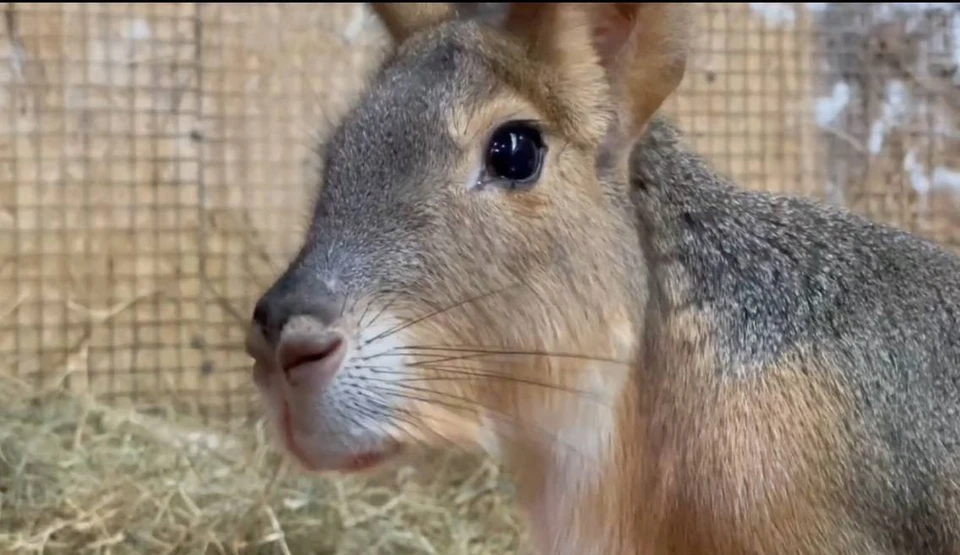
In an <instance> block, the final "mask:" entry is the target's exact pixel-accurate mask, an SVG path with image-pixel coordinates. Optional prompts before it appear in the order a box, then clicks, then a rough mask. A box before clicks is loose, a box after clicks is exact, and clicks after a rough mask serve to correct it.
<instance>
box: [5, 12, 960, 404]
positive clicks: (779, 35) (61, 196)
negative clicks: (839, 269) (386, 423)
mask: <svg viewBox="0 0 960 555" xmlns="http://www.w3.org/2000/svg"><path fill="white" fill-rule="evenodd" d="M2 10H3V22H2V35H0V83H2V88H0V372H3V373H5V374H7V375H9V376H13V377H16V378H18V379H21V380H28V381H30V382H32V383H34V384H36V387H43V388H46V387H57V386H65V387H67V388H69V389H71V390H74V391H78V392H82V393H87V394H92V395H95V396H98V397H100V398H102V399H104V400H107V401H110V402H117V403H119V402H123V403H127V402H131V403H134V404H136V405H137V406H139V407H141V408H143V409H144V410H150V409H163V408H169V407H173V408H175V409H176V410H178V411H192V412H198V413H199V414H200V415H202V416H204V417H206V418H207V419H208V420H210V421H225V420H230V419H234V418H236V417H244V416H247V415H249V414H251V410H252V409H255V405H254V398H253V397H252V390H251V387H250V383H249V382H250V380H249V361H248V359H247V358H246V356H245V355H244V354H243V352H242V346H243V329H244V323H245V320H246V318H247V317H248V315H249V314H250V312H251V307H252V304H253V302H254V301H255V300H256V297H257V295H258V294H259V293H260V292H261V291H262V289H263V288H264V287H266V286H267V285H268V284H269V282H270V280H271V279H272V278H273V277H274V276H275V275H276V273H277V272H278V271H280V269H281V268H282V267H283V264H284V263H285V261H286V260H287V259H288V257H289V256H290V255H291V254H292V252H293V249H294V248H295V247H296V246H297V242H298V241H299V239H300V235H299V234H300V232H301V230H302V229H303V225H304V223H305V217H306V215H307V214H306V208H307V207H308V206H309V199H310V188H311V186H312V185H313V180H314V179H315V174H316V170H317V166H316V165H317V162H318V160H317V159H316V157H315V156H313V149H314V148H315V146H316V144H317V141H318V140H319V139H322V137H323V135H324V133H325V131H326V130H328V129H329V128H330V126H331V125H332V124H333V123H334V122H335V121H336V119H337V117H338V116H339V114H341V113H342V112H343V110H344V109H345V108H346V107H347V106H348V105H349V104H350V102H351V101H352V100H353V97H354V95H355V94H356V92H357V91H358V90H359V88H360V87H361V86H362V84H363V80H364V77H365V76H366V75H367V73H368V72H369V71H370V70H371V69H373V68H374V67H375V65H376V63H377V62H378V61H379V59H380V56H381V55H382V53H383V52H384V48H385V47H386V46H387V42H386V38H385V36H384V34H383V33H382V29H380V28H379V25H378V24H377V23H376V22H375V20H374V19H373V18H372V17H371V15H370V13H369V10H368V8H367V7H366V6H364V5H361V4H318V5H304V4H206V3H193V4H188V3H182V4H166V3H164V4H93V3H89V4H28V3H9V4H6V5H5V6H4V7H3V8H2ZM697 13H698V22H697V23H698V25H699V31H698V34H697V44H696V49H695V54H694V58H693V60H692V62H691V67H690V69H689V72H688V74H687V77H686V78H685V81H684V84H683V85H682V88H681V91H680V92H679V93H678V94H677V96H675V97H674V98H673V99H671V100H670V101H669V103H668V106H667V107H666V110H667V111H668V112H669V113H670V114H671V115H673V116H674V118H675V120H676V121H677V123H678V124H679V125H680V126H681V127H682V129H683V130H684V131H685V132H686V133H687V135H688V137H689V138H690V140H691V142H692V143H693V145H694V146H695V147H696V148H697V149H698V150H699V151H700V152H702V153H703V154H704V155H706V156H707V157H708V158H709V159H710V160H712V161H713V162H714V164H715V165H716V166H717V168H718V169H720V170H721V171H724V172H726V173H728V174H729V175H731V176H733V177H734V178H736V179H738V180H739V181H740V182H741V183H742V184H743V185H744V186H745V187H748V188H753V189H760V190H771V191H779V192H790V193H797V194H803V195H810V196H813V197H816V198H820V199H822V200H825V201H827V202H833V203H838V204H842V205H845V206H848V207H850V208H851V209H853V210H855V211H857V212H860V213H862V214H865V215H867V216H869V217H871V218H873V219H875V220H877V221H883V222H886V223H891V224H893V225H897V226H899V227H902V228H904V229H908V230H910V231H914V232H917V233H920V234H922V235H924V236H926V237H929V238H931V239H933V240H936V241H939V242H942V243H943V244H946V245H948V246H950V247H953V248H960V122H958V117H960V70H958V64H960V7H957V5H955V4H950V3H926V4H840V3H806V4H800V3H798V4H788V3H782V4H756V3H754V4H702V5H699V6H698V10H697Z"/></svg>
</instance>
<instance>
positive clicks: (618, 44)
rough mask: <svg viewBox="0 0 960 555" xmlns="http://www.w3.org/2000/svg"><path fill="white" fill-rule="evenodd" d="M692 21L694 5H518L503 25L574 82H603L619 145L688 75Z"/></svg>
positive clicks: (634, 135) (630, 137) (643, 124)
mask: <svg viewBox="0 0 960 555" xmlns="http://www.w3.org/2000/svg"><path fill="white" fill-rule="evenodd" d="M692 20H693V14H692V6H691V5H690V4H666V3H663V4H657V3H646V4H644V3H594V4H585V3H584V4H580V3H556V4H547V3H539V4H523V3H517V4H513V5H511V7H510V12H509V14H508V15H507V18H506V20H505V27H506V30H507V31H508V32H510V33H511V34H513V35H517V36H519V37H521V39H522V40H523V41H524V42H525V43H526V45H527V47H528V52H529V53H530V55H532V56H534V57H536V59H538V60H539V61H542V62H544V63H547V64H550V65H552V66H554V67H556V68H557V69H559V70H560V71H561V74H564V75H568V76H571V79H568V81H569V82H570V85H571V86H573V87H580V90H584V84H585V83H584V80H585V79H590V78H592V79H596V78H598V76H599V78H602V79H605V80H606V82H607V85H608V87H609V91H610V97H611V99H612V101H613V103H614V105H615V107H616V109H617V116H618V125H617V135H618V137H617V138H618V139H619V141H618V142H621V141H625V142H627V143H632V142H633V141H634V140H636V138H637V137H639V136H640V135H641V134H642V133H643V131H644V130H645V129H646V126H647V124H648V123H649V121H650V119H651V118H652V117H653V115H654V114H655V113H656V112H657V110H659V109H660V106H661V105H662V104H663V102H664V101H665V100H666V99H667V98H668V97H669V96H670V95H671V94H672V93H673V92H674V91H675V90H676V89H677V87H678V86H679V85H680V82H681V81H682V80H683V76H684V73H685V72H686V66H687V57H688V54H689V49H690V43H691V35H692ZM578 77H579V81H580V82H579V83H578V82H577V81H578ZM570 94H571V95H576V94H577V92H576V91H573V90H572V91H571V92H570Z"/></svg>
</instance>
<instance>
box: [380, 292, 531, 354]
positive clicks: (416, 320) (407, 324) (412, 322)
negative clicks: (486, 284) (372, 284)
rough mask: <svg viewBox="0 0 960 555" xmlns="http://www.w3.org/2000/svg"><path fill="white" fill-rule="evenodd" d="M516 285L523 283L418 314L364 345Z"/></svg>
mask: <svg viewBox="0 0 960 555" xmlns="http://www.w3.org/2000/svg"><path fill="white" fill-rule="evenodd" d="M518 285H524V284H523V282H516V283H512V284H510V285H507V286H506V287H503V288H500V289H495V290H493V291H488V292H486V293H483V294H481V295H477V296H475V297H469V298H467V299H464V300H462V301H460V302H458V303H454V304H452V305H450V306H447V307H446V308H441V309H438V310H434V311H432V312H429V313H427V314H424V315H423V316H420V317H419V318H414V319H413V320H410V321H408V322H405V323H403V324H400V325H398V326H395V327H393V328H391V329H388V330H386V331H384V332H383V333H380V334H379V335H377V336H376V337H373V338H371V339H368V340H367V341H365V342H364V345H365V346H366V345H369V344H371V343H374V342H376V341H379V340H381V339H383V338H385V337H390V336H391V335H393V334H395V333H399V332H401V331H403V330H404V329H406V328H408V327H410V326H412V325H415V324H418V323H420V322H423V321H424V320H427V319H428V318H433V317H435V316H438V315H440V314H443V313H445V312H449V311H451V310H453V309H455V308H459V307H461V306H464V305H467V304H470V303H473V302H477V301H480V300H483V299H485V298H488V297H491V296H493V295H499V294H500V293H503V292H504V291H507V290H508V289H511V288H513V287H516V286H518Z"/></svg>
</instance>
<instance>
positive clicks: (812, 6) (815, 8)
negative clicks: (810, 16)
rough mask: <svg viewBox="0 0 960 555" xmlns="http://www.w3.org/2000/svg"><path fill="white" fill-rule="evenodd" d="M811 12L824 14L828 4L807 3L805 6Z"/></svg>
mask: <svg viewBox="0 0 960 555" xmlns="http://www.w3.org/2000/svg"><path fill="white" fill-rule="evenodd" d="M803 5H804V6H805V7H806V8H807V9H808V10H810V11H811V12H816V13H819V12H822V11H824V10H826V9H827V5H828V3H827V2H805V3H804V4H803Z"/></svg>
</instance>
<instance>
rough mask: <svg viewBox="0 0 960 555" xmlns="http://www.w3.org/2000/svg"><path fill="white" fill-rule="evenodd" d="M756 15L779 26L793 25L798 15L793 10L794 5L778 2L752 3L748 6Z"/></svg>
mask: <svg viewBox="0 0 960 555" xmlns="http://www.w3.org/2000/svg"><path fill="white" fill-rule="evenodd" d="M748 5H749V6H750V9H751V10H753V12H754V13H756V14H757V15H760V16H761V17H763V18H764V19H766V20H767V22H768V23H772V24H774V25H779V24H783V23H793V22H794V20H795V18H796V13H795V12H794V10H793V4H790V3H788V2H777V3H770V4H761V3H757V2H750V3H749V4H748Z"/></svg>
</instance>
